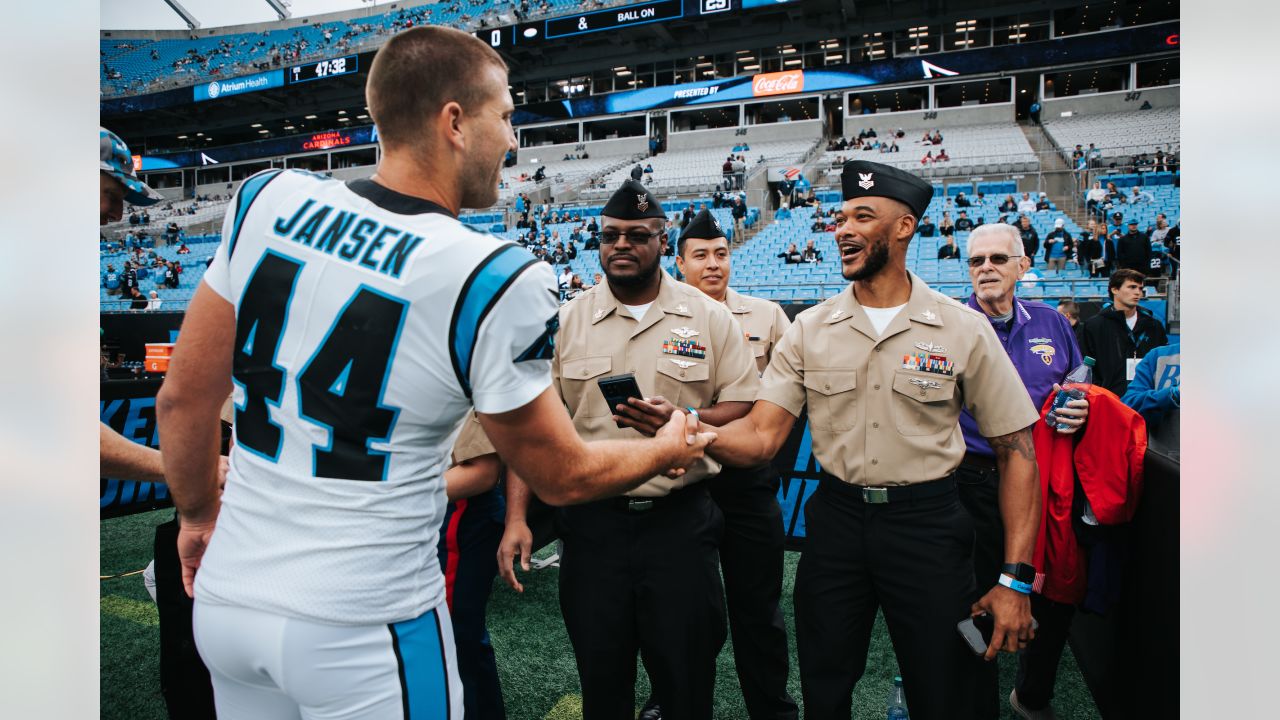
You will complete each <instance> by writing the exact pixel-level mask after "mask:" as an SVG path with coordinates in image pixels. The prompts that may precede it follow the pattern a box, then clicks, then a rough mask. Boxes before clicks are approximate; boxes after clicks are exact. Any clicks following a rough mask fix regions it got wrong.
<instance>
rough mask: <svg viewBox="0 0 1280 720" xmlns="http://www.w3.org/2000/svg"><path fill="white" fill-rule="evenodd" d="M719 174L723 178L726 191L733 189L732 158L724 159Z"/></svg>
mask: <svg viewBox="0 0 1280 720" xmlns="http://www.w3.org/2000/svg"><path fill="white" fill-rule="evenodd" d="M720 174H721V176H722V177H724V187H725V189H726V190H732V189H733V156H732V155H730V156H729V157H727V158H725V161H724V164H723V165H721V166H720Z"/></svg>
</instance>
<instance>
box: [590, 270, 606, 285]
mask: <svg viewBox="0 0 1280 720" xmlns="http://www.w3.org/2000/svg"><path fill="white" fill-rule="evenodd" d="M603 280H604V276H603V275H601V274H600V273H596V274H595V275H592V276H591V287H595V286H596V285H599V284H600V283H601V282H602V281H603Z"/></svg>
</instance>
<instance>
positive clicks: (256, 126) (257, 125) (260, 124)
mask: <svg viewBox="0 0 1280 720" xmlns="http://www.w3.org/2000/svg"><path fill="white" fill-rule="evenodd" d="M249 127H251V128H260V127H262V123H254V124H252V125H250V126H249Z"/></svg>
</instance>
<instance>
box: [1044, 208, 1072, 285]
mask: <svg viewBox="0 0 1280 720" xmlns="http://www.w3.org/2000/svg"><path fill="white" fill-rule="evenodd" d="M1066 224H1067V223H1066V221H1065V220H1063V219H1062V218H1058V219H1056V220H1054V221H1053V229H1052V230H1050V231H1049V234H1048V235H1045V236H1044V262H1045V270H1046V271H1048V270H1054V271H1056V272H1057V274H1059V275H1061V274H1062V271H1063V270H1064V269H1066V266H1067V261H1068V260H1070V259H1071V257H1072V255H1073V254H1074V252H1075V241H1074V240H1073V239H1072V237H1071V233H1069V232H1067V228H1066V227H1065V226H1066Z"/></svg>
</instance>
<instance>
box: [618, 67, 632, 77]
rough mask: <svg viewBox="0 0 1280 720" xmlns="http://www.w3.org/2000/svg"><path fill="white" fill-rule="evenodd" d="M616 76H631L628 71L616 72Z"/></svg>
mask: <svg viewBox="0 0 1280 720" xmlns="http://www.w3.org/2000/svg"><path fill="white" fill-rule="evenodd" d="M616 74H617V75H618V76H619V77H626V76H628V75H630V74H631V71H630V70H626V69H623V70H618V71H617V73H616Z"/></svg>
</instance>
